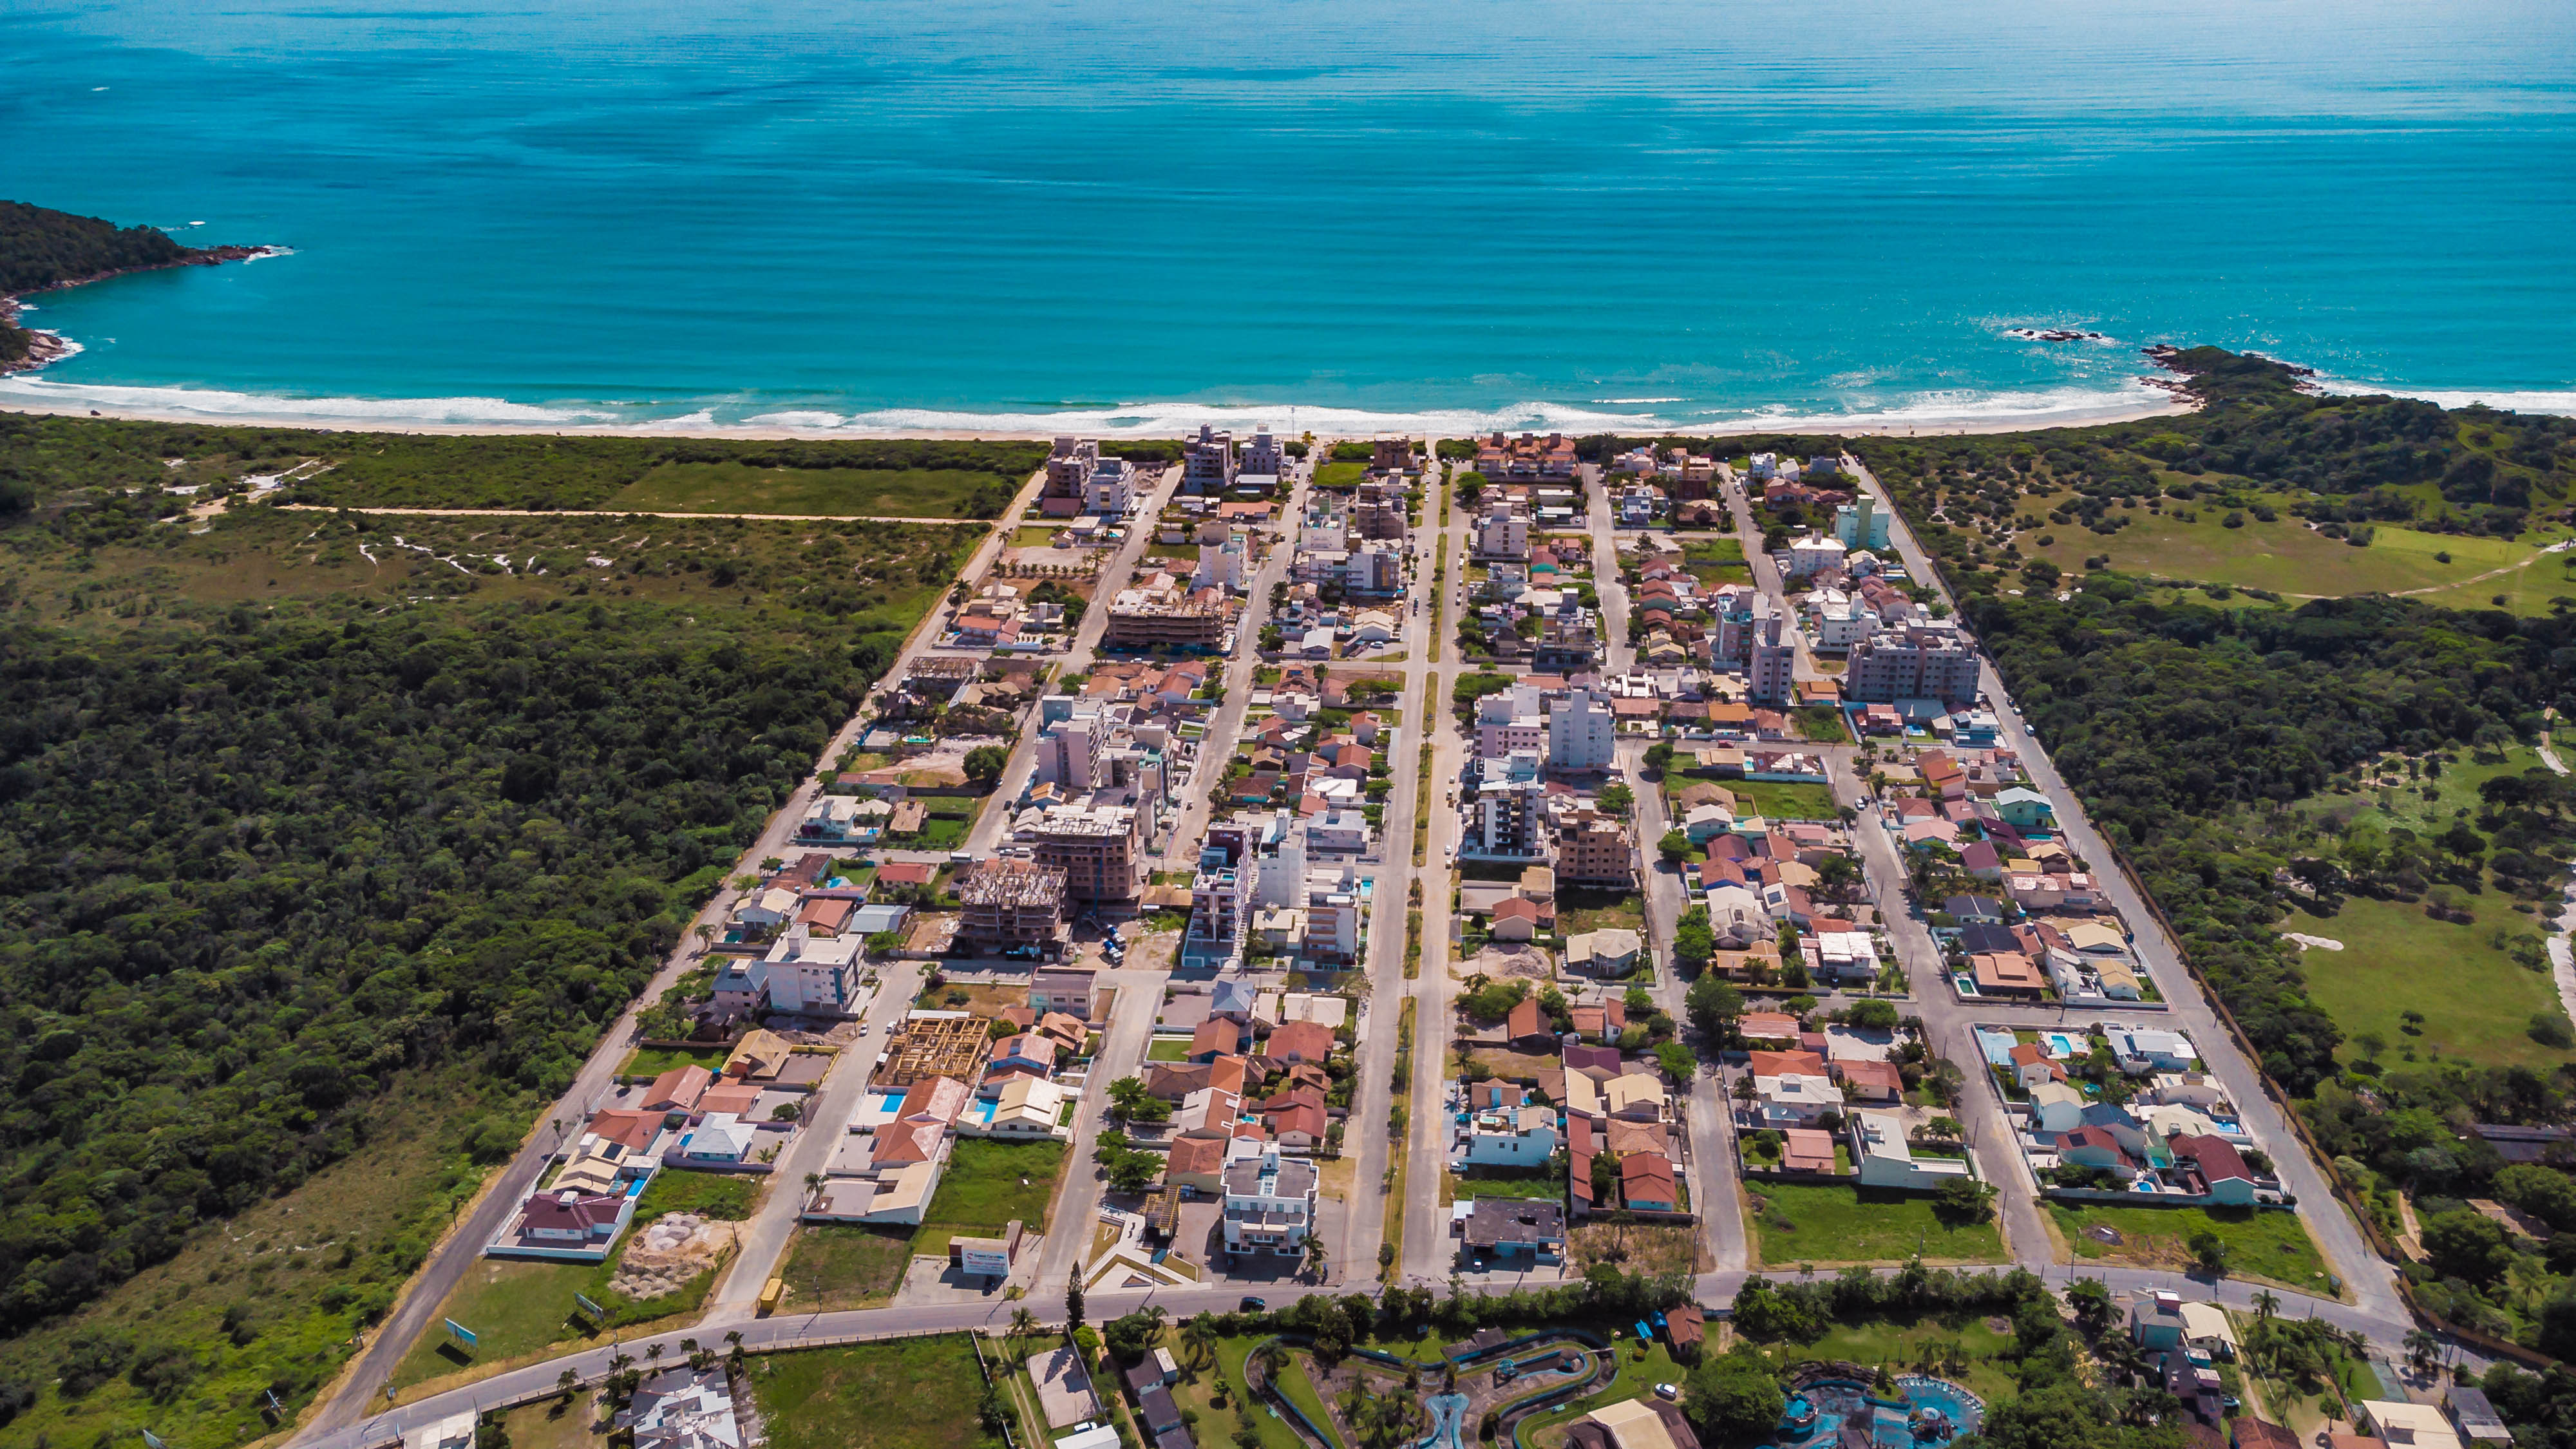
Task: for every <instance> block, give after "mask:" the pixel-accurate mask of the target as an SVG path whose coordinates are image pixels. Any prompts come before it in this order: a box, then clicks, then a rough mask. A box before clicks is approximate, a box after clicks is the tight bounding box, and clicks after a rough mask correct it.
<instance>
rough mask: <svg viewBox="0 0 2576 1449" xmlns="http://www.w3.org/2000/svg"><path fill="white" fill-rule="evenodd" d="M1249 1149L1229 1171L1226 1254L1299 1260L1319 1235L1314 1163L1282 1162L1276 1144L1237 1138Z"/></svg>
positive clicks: (1289, 1158)
mask: <svg viewBox="0 0 2576 1449" xmlns="http://www.w3.org/2000/svg"><path fill="white" fill-rule="evenodd" d="M1236 1141H1237V1142H1238V1143H1242V1144H1245V1145H1246V1146H1245V1148H1241V1149H1236V1148H1230V1149H1229V1150H1228V1155H1229V1156H1230V1157H1232V1156H1233V1153H1234V1152H1235V1151H1238V1150H1241V1151H1243V1154H1244V1155H1242V1156H1240V1157H1235V1158H1234V1159H1233V1160H1231V1161H1229V1162H1227V1163H1226V1167H1225V1206H1224V1212H1225V1219H1224V1221H1225V1250H1226V1251H1227V1252H1229V1253H1261V1254H1268V1255H1271V1256H1275V1257H1282V1258H1289V1257H1298V1256H1301V1255H1303V1254H1304V1253H1305V1251H1306V1238H1307V1236H1308V1235H1309V1234H1311V1233H1312V1232H1313V1231H1314V1230H1315V1199H1316V1197H1317V1176H1316V1172H1315V1164H1313V1163H1312V1162H1307V1161H1304V1160H1302V1159H1299V1158H1294V1157H1283V1156H1281V1155H1280V1152H1279V1148H1278V1147H1277V1146H1276V1145H1275V1144H1271V1145H1264V1144H1259V1143H1253V1142H1251V1140H1250V1139H1249V1138H1237V1139H1236Z"/></svg>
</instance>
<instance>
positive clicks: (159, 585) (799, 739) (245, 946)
mask: <svg viewBox="0 0 2576 1449" xmlns="http://www.w3.org/2000/svg"><path fill="white" fill-rule="evenodd" d="M178 431H179V432H185V431H186V430H184V429H182V430H178ZM147 433H148V430H147ZM137 436H138V435H137V434H136V433H135V432H133V431H132V430H129V429H126V428H124V427H123V426H122V425H118V426H114V427H104V428H101V429H99V430H98V431H96V432H95V433H93V432H89V431H86V430H84V428H83V426H82V425H81V424H78V423H74V422H69V421H64V420H28V419H0V459H5V460H6V462H5V465H0V466H6V467H8V468H11V469H15V470H19V471H20V476H34V477H38V478H39V479H40V484H39V488H38V491H39V493H40V494H41V496H42V497H43V499H44V500H45V503H46V506H45V508H44V509H43V510H42V511H41V512H40V513H39V514H38V515H37V517H36V518H35V519H32V520H26V521H20V522H18V523H16V524H14V525H12V526H8V527H6V528H0V607H5V608H6V609H7V610H8V611H9V617H10V619H11V623H12V626H13V627H12V632H11V640H10V652H9V656H8V659H7V661H6V664H5V666H0V699H5V704H0V720H5V724H0V879H5V880H6V882H7V885H6V894H7V896H8V899H9V900H10V902H11V911H10V912H9V914H8V916H7V918H6V919H5V920H0V983H5V988H6V996H7V998H8V1000H9V1001H10V1002H12V1003H15V1004H14V1005H9V1006H6V1007H0V1014H5V1015H6V1016H7V1030H6V1031H5V1032H0V1069H5V1070H6V1071H7V1072H8V1073H9V1076H10V1079H11V1080H12V1081H13V1082H16V1083H17V1084H19V1086H20V1087H21V1091H22V1095H21V1097H20V1099H19V1100H20V1102H21V1111H20V1113H19V1115H18V1116H17V1117H16V1118H14V1119H13V1122H14V1125H13V1128H12V1133H13V1135H12V1139H11V1140H12V1143H13V1145H14V1147H15V1149H16V1151H17V1153H18V1155H19V1157H20V1159H21V1162H20V1166H19V1167H18V1169H17V1170H16V1174H15V1176H14V1177H13V1179H12V1186H11V1197H10V1211H9V1213H7V1214H6V1215H5V1219H6V1223H5V1226H0V1331H5V1332H6V1333H7V1334H8V1335H9V1337H8V1338H7V1339H6V1340H5V1341H0V1381H7V1382H14V1383H30V1384H49V1383H51V1382H52V1381H54V1380H56V1379H58V1378H63V1379H64V1388H68V1389H71V1390H73V1392H71V1393H69V1394H66V1393H64V1392H63V1391H62V1389H50V1390H46V1391H41V1392H40V1394H39V1398H38V1402H37V1403H36V1404H35V1406H34V1407H33V1408H32V1409H30V1410H29V1411H28V1413H27V1414H26V1415H25V1416H24V1417H26V1418H27V1419H28V1420H29V1421H30V1422H32V1423H35V1424H38V1425H40V1426H42V1428H41V1431H42V1432H46V1433H48V1434H53V1435H57V1436H63V1437H64V1438H65V1439H66V1441H67V1442H68V1440H69V1439H72V1438H77V1439H79V1440H80V1441H82V1442H86V1441H87V1440H88V1439H90V1438H92V1437H95V1435H96V1433H97V1432H98V1431H100V1430H101V1429H103V1428H105V1427H108V1426H111V1425H121V1424H127V1423H131V1422H133V1405H134V1403H135V1402H137V1400H136V1399H135V1398H134V1397H133V1396H134V1395H142V1396H147V1397H148V1396H150V1395H153V1394H158V1395H159V1396H160V1399H161V1402H162V1403H163V1404H164V1407H162V1408H158V1409H155V1410H154V1411H153V1415H152V1418H153V1422H154V1423H155V1424H156V1425H157V1426H158V1427H157V1428H156V1432H160V1431H161V1430H167V1431H168V1432H169V1434H170V1435H171V1437H172V1438H173V1441H174V1442H178V1440H179V1436H181V1435H183V1434H184V1435H185V1440H186V1442H189V1443H192V1444H197V1445H200V1446H216V1445H221V1444H229V1443H237V1442H240V1441H242V1440H245V1439H249V1438H255V1437H259V1436H262V1435H264V1434H266V1433H268V1432H270V1430H269V1428H268V1426H267V1425H266V1424H265V1423H264V1422H262V1420H261V1417H260V1414H259V1409H260V1407H261V1405H262V1402H263V1391H264V1390H266V1389H268V1388H270V1387H272V1386H274V1387H275V1389H276V1390H277V1392H278V1394H279V1396H280V1398H281V1399H282V1400H283V1401H284V1402H285V1403H286V1405H287V1408H288V1411H289V1412H290V1413H291V1412H294V1411H295V1410H296V1409H298V1408H299V1407H300V1406H301V1405H302V1404H303V1403H304V1401H305V1400H306V1399H307V1398H308V1397H309V1396H310V1395H311V1393H312V1392H313V1391H314V1389H315V1387H316V1386H317V1385H319V1384H320V1383H321V1382H323V1381H325V1380H326V1379H328V1378H329V1376H330V1375H331V1374H332V1373H333V1372H334V1371H335V1369H336V1368H337V1366H338V1364H339V1363H340V1362H341V1360H342V1359H343V1358H345V1356H346V1355H347V1353H348V1352H349V1341H350V1340H351V1338H352V1335H353V1334H354V1333H356V1332H357V1331H359V1330H361V1329H364V1328H366V1327H367V1326H368V1325H370V1324H372V1323H373V1322H375V1321H376V1320H377V1319H378V1318H379V1317H380V1316H381V1315H382V1314H383V1313H384V1311H385V1310H386V1308H387V1307H388V1306H389V1305H390V1303H391V1299H392V1296H393V1293H394V1291H395V1289H396V1288H397V1287H398V1285H399V1284H400V1283H401V1282H402V1280H403V1279H404V1278H405V1277H407V1276H408V1275H409V1274H410V1273H411V1272H412V1271H413V1270H414V1269H415V1268H416V1267H417V1266H418V1265H419V1263H420V1262H421V1260H422V1258H423V1256H424V1255H425V1253H426V1251H427V1245H428V1244H429V1243H431V1242H433V1241H435V1240H436V1238H437V1236H438V1234H439V1233H440V1232H441V1231H442V1230H443V1229H444V1228H445V1227H446V1225H447V1223H448V1221H449V1219H450V1217H451V1215H452V1212H453V1209H454V1207H455V1205H456V1204H457V1203H458V1202H459V1201H461V1200H462V1199H463V1198H465V1197H470V1196H471V1194H472V1193H473V1192H474V1191H475V1189H476V1188H477V1187H478V1186H479V1185H480V1180H481V1177H482V1174H483V1172H484V1171H485V1170H487V1169H488V1167H489V1166H490V1165H491V1164H493V1163H496V1162H499V1161H501V1160H503V1159H505V1158H506V1157H508V1156H509V1155H510V1154H511V1153H512V1152H514V1151H515V1150H516V1149H517V1147H518V1145H519V1143H520V1142H521V1141H523V1140H524V1138H525V1136H526V1134H527V1132H528V1130H529V1123H530V1122H531V1120H532V1119H533V1118H534V1117H535V1116H536V1114H537V1111H538V1107H539V1104H540V1103H541V1102H545V1101H550V1100H552V1098H553V1097H554V1095H555V1094H557V1093H559V1092H560V1091H561V1090H562V1088H563V1086H564V1085H565V1084H566V1083H567V1082H568V1081H569V1080H570V1079H571V1076H572V1074H573V1072H574V1070H575V1068H576V1066H577V1064H578V1062H579V1061H580V1060H581V1057H582V1055H583V1054H584V1053H586V1052H587V1051H588V1050H589V1049H590V1047H591V1045H592V1044H593V1042H594V1041H595V1040H596V1037H597V1034H598V1032H599V1031H600V1029H601V1027H602V1026H603V1025H604V1024H605V1023H607V1022H608V1021H610V1020H612V1019H613V1018H614V1017H615V1016H616V1014H617V1013H618V1012H619V1011H620V1010H622V1009H623V1007H624V1006H625V1005H626V1003H627V1002H628V1001H629V1000H630V999H631V998H632V997H633V995H634V993H635V991H636V990H637V988H638V987H639V986H640V985H641V984H642V983H643V982H644V981H645V980H646V979H647V977H648V976H649V975H650V974H651V973H652V972H653V971H654V970H655V969H656V968H657V967H659V965H660V964H661V963H662V961H663V960H664V959H665V957H666V954H667V953H668V952H669V951H670V950H671V948H672V947H673V946H675V945H676V944H677V943H678V942H679V941H680V940H681V939H682V937H683V935H684V932H685V926H686V922H687V921H688V920H689V918H690V916H691V915H692V914H693V913H694V912H695V910H696V909H697V907H698V905H699V903H701V902H702V901H704V900H705V899H706V897H707V895H708V894H709V893H710V892H711V891H712V890H713V889H715V887H716V885H717V883H718V882H719V881H720V880H721V878H722V877H723V876H724V875H725V874H726V873H727V872H729V871H731V870H732V869H734V868H735V862H736V860H737V852H738V851H739V850H740V849H741V848H742V846H743V845H744V844H746V843H747V842H748V841H750V840H751V839H752V837H753V835H754V833H755V832H756V830H757V829H758V828H759V826H760V825H761V824H762V823H763V822H764V821H765V820H766V819H767V817H768V815H769V814H770V813H771V812H772V811H773V810H774V809H775V808H776V807H777V806H778V804H779V803H780V802H781V801H783V800H784V799H785V798H786V797H787V794H788V791H789V790H790V789H791V788H792V787H793V785H794V784H795V782H796V781H797V780H798V779H800V778H801V777H802V776H803V775H804V774H805V772H806V771H807V770H808V769H809V768H810V767H811V766H812V764H813V762H814V760H815V758H816V756H817V754H818V752H819V751H820V749H821V747H822V744H823V741H824V740H825V739H826V738H827V735H828V732H829V731H830V730H832V729H834V728H836V727H838V725H839V724H840V723H841V722H842V721H843V720H845V719H846V718H847V717H848V714H849V711H850V709H851V708H852V706H853V704H854V703H855V701H856V700H857V698H858V697H859V692H860V691H861V690H862V689H863V687H864V686H865V685H866V683H867V682H868V681H870V680H871V679H873V678H874V677H875V676H876V675H877V674H878V673H879V672H880V671H882V669H883V668H884V667H885V665H886V663H887V662H888V661H889V660H890V659H891V658H892V657H893V654H894V652H895V648H896V646H897V645H898V643H899V641H900V640H901V638H902V636H903V634H904V633H905V632H906V631H907V630H908V629H909V628H910V627H911V625H912V624H913V623H914V622H915V621H916V620H917V619H918V618H919V617H920V614H921V611H922V610H923V608H925V607H926V606H927V603H928V602H929V600H930V599H931V598H932V597H934V596H935V594H936V592H937V590H939V589H940V588H943V587H944V586H945V584H946V582H947V580H948V579H949V578H950V577H952V576H953V573H954V559H955V557H956V552H957V550H958V549H959V548H961V547H962V546H963V545H964V543H965V542H966V541H967V540H969V539H971V537H972V536H973V533H974V530H968V529H958V528H951V527H944V526H943V527H906V526H901V525H846V526H838V527H831V526H827V527H817V526H815V525H810V524H772V523H758V522H749V523H745V522H737V521H731V520H706V521H658V520H657V521H656V522H655V526H654V527H653V528H652V530H651V533H650V538H649V542H648V540H647V536H646V535H645V534H644V533H642V532H640V531H638V530H635V529H633V528H632V527H630V526H629V525H630V523H631V520H622V519H618V518H612V517H578V516H566V515H555V516H548V517H541V518H510V519H503V520H477V519H440V518H406V519H402V520H400V524H401V525H402V526H401V527H400V528H399V529H394V528H387V527H385V526H384V525H383V524H382V523H381V522H379V521H375V520H368V519H363V518H356V517H335V516H333V515H329V514H298V513H288V512H284V511H281V510H277V509H274V508H268V507H260V506H252V507H247V508H244V507H240V506H238V505H237V506H236V507H235V508H233V509H232V510H231V511H229V512H223V513H219V514H213V515H212V516H205V517H202V520H201V521H197V520H191V519H188V518H186V517H178V521H176V522H162V521H160V520H161V519H163V518H164V517H177V516H178V515H180V514H182V513H183V512H184V511H185V510H187V509H188V508H190V507H191V505H192V502H193V501H198V500H202V499H203V498H204V497H205V496H206V495H205V494H203V493H200V494H198V495H196V499H195V500H192V499H190V498H188V497H185V496H176V495H171V494H168V493H166V492H161V491H157V489H156V491H149V492H143V493H138V494H135V495H132V496H128V495H126V494H125V493H123V492H122V491H121V490H111V489H109V488H108V487H106V486H105V480H106V479H107V478H110V477H113V476H118V473H119V470H122V469H126V468H128V467H129V465H130V464H137V463H139V464H141V465H143V466H146V467H149V468H151V469H155V470H159V471H160V472H161V473H162V474H163V475H164V476H165V477H181V478H184V477H188V476H190V475H191V473H192V472H194V473H195V474H196V476H198V477H201V478H202V477H206V476H207V470H209V469H212V465H211V464H209V463H206V462H205V460H204V459H202V458H201V459H200V460H199V462H198V463H192V464H190V465H189V466H188V467H185V468H181V469H177V470H172V469H167V468H164V467H163V465H162V464H161V463H160V462H159V460H158V458H157V457H155V456H151V455H150V454H149V453H148V452H147V453H145V454H142V455H135V454H132V453H129V452H127V451H124V450H125V449H127V448H128V447H129V446H131V445H133V444H134V443H135V440H136V438H137ZM281 436H283V435H282V434H281ZM324 436H328V435H317V434H311V433H302V434H296V435H295V437H296V438H297V439H298V440H299V441H301V442H304V443H306V444H309V443H311V442H312V441H313V440H314V439H316V438H318V437H324ZM93 444H95V446H92V445H93ZM245 461H246V460H245V459H242V458H238V457H236V458H234V459H232V461H231V462H229V463H227V464H225V465H224V466H225V467H226V468H234V467H238V466H241V465H242V464H243V463H244V462H245ZM57 464H59V465H60V466H57ZM28 470H33V471H32V472H30V471H28ZM214 471H217V472H220V471H221V470H214ZM138 486H140V485H138ZM215 486H220V485H219V482H218V483H217V484H216V485H215ZM395 532H400V533H401V534H402V536H403V538H404V540H405V543H406V544H410V545H418V546H419V548H420V549H426V550H429V551H430V552H427V553H424V552H420V551H417V550H415V549H413V548H410V547H406V546H404V545H398V544H396V543H395V542H394V541H393V537H392V535H393V534H394V533H395ZM502 555H506V561H505V560H504V559H503V558H502V557H501V556H502ZM592 556H596V557H599V558H602V559H611V560H613V561H614V566H613V567H598V566H592V565H588V564H585V563H584V562H583V560H584V559H585V558H588V557H592ZM450 559H452V560H454V561H455V562H453V563H450V562H447V561H446V560H450ZM718 565H723V566H725V567H724V570H723V571H721V572H720V570H719V569H718V567H717V566H718ZM718 577H721V578H723V580H724V582H723V583H722V584H721V585H717V584H716V583H715V580H716V579H717V578H718ZM648 1065H649V1063H648ZM353 1174H354V1175H353ZM353 1184H356V1185H362V1187H355V1188H353V1186H352V1185H353ZM277 1194H285V1196H283V1197H278V1196H276V1195H277ZM227 1219H233V1220H235V1221H233V1222H232V1223H231V1224H230V1225H229V1227H228V1228H227V1227H225V1226H221V1225H222V1224H224V1222H225V1220H227ZM248 1224H261V1225H263V1226H260V1227H259V1228H258V1229H257V1230H256V1231H255V1232H254V1231H252V1230H251V1229H250V1228H248V1227H247V1226H245V1225H248ZM272 1264H273V1265H274V1266H273V1267H271V1266H269V1265H272ZM156 1265H160V1266H156ZM253 1269H257V1271H256V1272H252V1271H250V1270H253ZM182 1270H184V1272H182ZM174 1274H176V1275H179V1276H173V1275H174ZM210 1274H211V1275H212V1276H211V1277H210V1276H209V1275H210ZM120 1284H126V1285H128V1286H126V1287H123V1288H120V1287H119V1285H120ZM593 1296H594V1297H598V1296H599V1295H596V1294H594V1295H593ZM135 1363H145V1364H147V1365H149V1366H148V1367H147V1368H146V1369H145V1371H144V1373H143V1374H142V1376H141V1377H140V1378H128V1377H120V1376H119V1375H120V1374H121V1373H123V1369H119V1368H113V1367H110V1368H108V1370H107V1372H106V1373H105V1374H101V1373H98V1372H95V1370H97V1369H99V1368H101V1367H103V1366H112V1365H124V1366H126V1367H127V1368H130V1367H131V1366H132V1365H133V1364H135ZM67 1368H69V1369H72V1370H73V1371H72V1372H71V1374H70V1376H69V1377H68V1378H64V1375H65V1370H66V1369H67ZM178 1386H184V1387H178Z"/></svg>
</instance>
